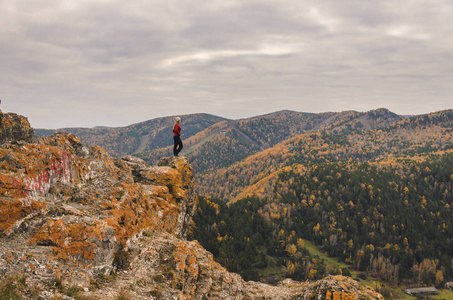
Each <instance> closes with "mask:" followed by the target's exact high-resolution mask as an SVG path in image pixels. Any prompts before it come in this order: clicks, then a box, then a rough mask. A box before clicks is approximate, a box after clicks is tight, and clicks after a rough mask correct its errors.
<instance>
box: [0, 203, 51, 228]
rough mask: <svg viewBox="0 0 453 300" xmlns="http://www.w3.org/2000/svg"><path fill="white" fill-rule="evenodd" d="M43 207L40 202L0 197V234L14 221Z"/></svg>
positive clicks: (43, 204)
mask: <svg viewBox="0 0 453 300" xmlns="http://www.w3.org/2000/svg"><path fill="white" fill-rule="evenodd" d="M45 207H46V204H45V203H42V202H37V201H25V200H16V201H14V200H13V199H8V198H3V199H2V198H0V235H1V234H3V233H7V232H8V231H9V230H10V229H11V227H12V226H13V225H14V224H16V222H19V221H20V220H23V219H24V218H25V217H27V216H29V215H31V214H33V213H36V212H39V211H41V210H43V209H44V208H45Z"/></svg>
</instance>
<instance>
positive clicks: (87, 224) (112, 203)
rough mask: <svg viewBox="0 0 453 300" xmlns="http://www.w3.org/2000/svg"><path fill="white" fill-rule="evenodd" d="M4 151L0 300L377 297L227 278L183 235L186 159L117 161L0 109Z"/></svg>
mask: <svg viewBox="0 0 453 300" xmlns="http://www.w3.org/2000/svg"><path fill="white" fill-rule="evenodd" d="M0 145H1V146H0V298H2V297H4V295H5V294H4V293H8V295H13V296H15V297H16V298H7V299H19V298H20V299H119V298H120V297H123V299H358V298H359V297H361V298H360V299H382V297H381V296H380V295H379V294H377V293H375V292H374V291H372V290H371V289H369V288H364V287H361V286H359V285H358V283H357V282H355V281H353V280H352V279H349V278H345V277H341V276H339V277H329V278H326V279H324V280H323V281H320V282H312V283H298V282H293V281H285V282H284V283H282V284H281V285H279V286H269V285H265V284H261V283H254V282H244V281H243V280H242V278H241V277H240V276H239V275H237V274H233V273H229V272H227V271H226V270H225V269H224V268H223V267H222V266H220V265H219V264H218V263H216V262H215V261H214V259H213V257H212V254H211V253H209V252H207V251H206V250H205V249H203V248H202V247H201V246H200V245H199V243H198V242H196V241H191V242H190V241H187V240H186V239H185V236H186V233H187V230H188V227H189V223H190V222H191V219H192V216H193V214H194V211H195V209H196V205H197V197H196V195H195V192H194V188H195V184H194V179H193V171H192V168H191V166H190V165H189V163H188V161H187V159H186V158H184V157H171V158H164V159H161V160H160V162H159V165H158V166H149V165H147V164H146V163H144V161H143V160H141V159H138V158H135V157H132V156H126V157H122V158H118V159H114V158H112V157H111V156H110V155H108V154H107V152H106V151H105V150H104V149H102V148H100V147H96V146H86V145H84V144H82V143H81V141H80V139H79V138H78V137H76V136H74V135H72V134H62V133H57V134H54V135H52V136H50V137H47V138H37V137H35V136H34V135H33V129H32V128H31V127H30V124H29V123H28V120H27V119H26V118H24V117H21V116H18V115H15V114H3V113H1V112H0Z"/></svg>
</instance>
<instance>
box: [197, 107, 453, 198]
mask: <svg viewBox="0 0 453 300" xmlns="http://www.w3.org/2000/svg"><path fill="white" fill-rule="evenodd" d="M377 119H379V117H378V118H377ZM353 120H354V121H356V123H355V124H354V123H352V122H348V123H346V126H344V125H343V126H332V127H330V128H328V129H327V128H323V129H321V130H318V131H314V132H310V133H305V134H301V135H297V136H295V137H293V138H291V139H288V140H286V141H284V142H282V143H280V144H278V145H276V146H274V147H272V148H269V149H267V150H264V151H261V152H259V153H256V154H254V155H251V156H249V157H247V158H246V159H244V160H242V161H239V162H237V163H235V164H233V165H232V166H230V167H228V168H221V169H217V170H216V171H215V172H212V173H204V174H201V175H199V177H198V185H199V191H200V193H201V194H207V195H210V196H214V197H219V198H221V199H225V200H227V201H229V200H235V199H240V198H243V197H245V196H247V195H250V196H251V195H258V196H262V195H263V193H269V188H270V190H272V182H273V181H274V180H275V178H276V172H278V171H280V170H281V169H285V168H290V169H291V168H293V167H294V166H293V165H294V164H307V163H323V162H338V161H358V162H360V161H372V160H376V159H384V158H387V157H404V156H407V155H414V154H417V153H429V152H432V151H436V150H440V149H446V148H448V147H450V146H451V144H452V143H453V133H452V122H453V111H452V110H449V111H442V112H437V113H432V114H429V115H423V116H417V117H413V118H409V119H405V120H401V121H399V122H397V123H394V124H393V125H390V126H386V127H381V128H380V129H377V130H365V129H363V128H362V126H360V125H361V124H362V123H359V122H357V119H353ZM343 124H344V123H343Z"/></svg>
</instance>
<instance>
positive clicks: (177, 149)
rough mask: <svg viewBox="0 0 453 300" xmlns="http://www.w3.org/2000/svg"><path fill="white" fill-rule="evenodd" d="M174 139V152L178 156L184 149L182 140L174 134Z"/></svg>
mask: <svg viewBox="0 0 453 300" xmlns="http://www.w3.org/2000/svg"><path fill="white" fill-rule="evenodd" d="M173 140H174V141H175V145H174V146H173V154H174V155H175V156H178V153H179V152H181V150H182V147H183V146H182V141H181V138H180V137H179V136H174V137H173Z"/></svg>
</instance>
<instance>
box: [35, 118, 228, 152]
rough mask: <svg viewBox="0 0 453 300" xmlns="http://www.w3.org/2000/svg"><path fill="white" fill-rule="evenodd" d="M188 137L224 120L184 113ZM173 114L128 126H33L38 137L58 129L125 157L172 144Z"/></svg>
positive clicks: (183, 120)
mask: <svg viewBox="0 0 453 300" xmlns="http://www.w3.org/2000/svg"><path fill="white" fill-rule="evenodd" d="M181 118H182V122H183V124H184V131H183V133H184V136H185V137H186V138H188V137H191V136H192V135H194V134H196V133H198V132H200V131H202V130H204V129H205V128H208V127H210V126H211V125H213V124H216V123H218V122H221V121H223V120H225V119H224V118H222V117H218V116H214V115H209V114H191V115H184V116H181ZM173 124H174V117H173V116H169V117H164V118H157V119H152V120H148V121H145V122H140V123H137V124H133V125H130V126H127V127H95V128H61V129H55V130H49V129H34V131H35V134H36V135H39V136H43V137H44V136H49V135H51V134H53V133H56V132H66V133H72V134H74V135H76V136H78V137H80V138H81V139H82V141H83V142H84V143H86V144H88V145H97V146H101V147H103V148H104V149H106V150H107V151H108V152H109V154H110V155H112V156H122V155H126V154H134V153H137V152H142V151H147V150H153V149H158V148H162V147H166V146H169V145H171V144H173V138H172V136H173V133H172V127H173Z"/></svg>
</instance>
